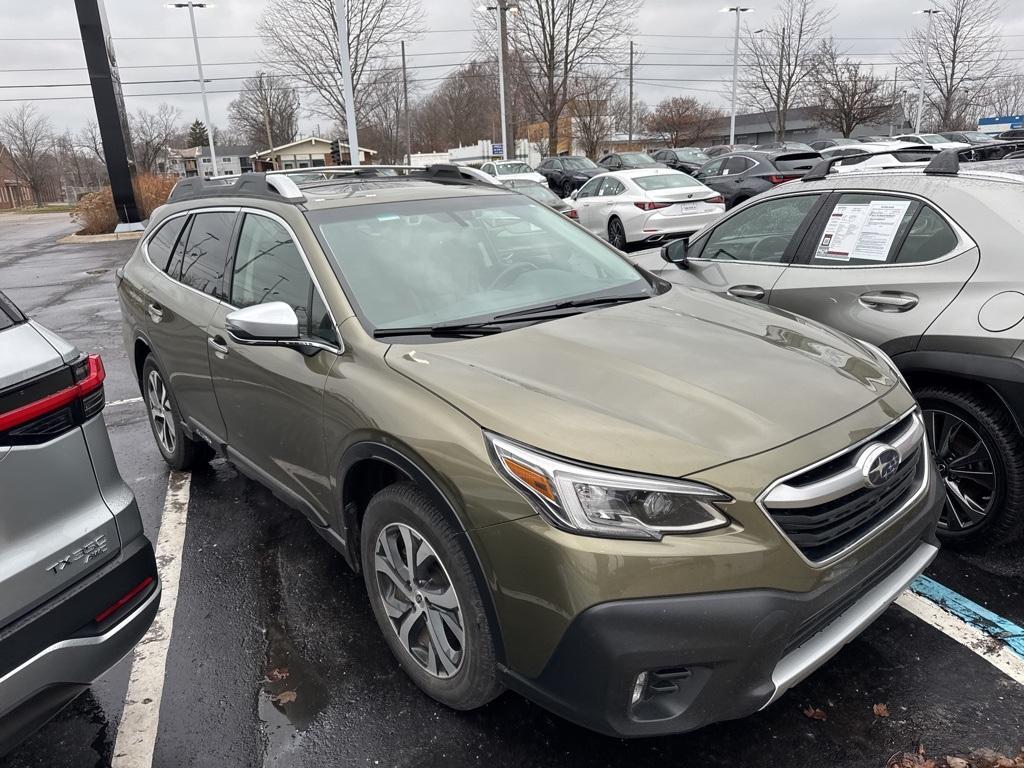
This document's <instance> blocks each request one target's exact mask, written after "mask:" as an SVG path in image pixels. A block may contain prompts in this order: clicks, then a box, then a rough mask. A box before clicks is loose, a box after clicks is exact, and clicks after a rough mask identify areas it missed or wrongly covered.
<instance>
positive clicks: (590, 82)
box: [568, 69, 621, 158]
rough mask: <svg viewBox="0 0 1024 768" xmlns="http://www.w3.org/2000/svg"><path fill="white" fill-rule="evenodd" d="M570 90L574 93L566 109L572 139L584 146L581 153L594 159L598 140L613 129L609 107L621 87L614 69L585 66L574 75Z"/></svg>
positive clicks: (612, 119)
mask: <svg viewBox="0 0 1024 768" xmlns="http://www.w3.org/2000/svg"><path fill="white" fill-rule="evenodd" d="M572 90H573V92H574V93H575V94H576V95H575V96H574V97H573V99H572V101H571V102H569V107H568V109H569V115H570V116H571V117H572V131H573V138H574V139H575V140H576V141H577V142H578V143H579V145H580V146H581V147H582V148H583V154H585V155H587V156H588V157H590V158H595V157H597V153H598V151H599V150H600V147H601V142H603V141H605V140H606V139H607V138H608V137H609V136H610V135H611V133H612V132H613V131H614V130H615V119H614V118H613V117H612V110H613V108H614V105H615V97H616V96H617V95H618V92H619V91H620V90H621V88H620V86H619V81H618V80H617V79H616V77H615V74H614V72H613V71H606V70H600V69H588V70H586V71H585V72H582V73H580V74H578V75H577V76H576V77H575V78H573V83H572Z"/></svg>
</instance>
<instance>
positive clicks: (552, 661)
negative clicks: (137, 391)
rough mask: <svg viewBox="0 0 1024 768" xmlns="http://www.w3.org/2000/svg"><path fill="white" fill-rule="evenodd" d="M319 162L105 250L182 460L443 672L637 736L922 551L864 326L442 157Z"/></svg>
mask: <svg viewBox="0 0 1024 768" xmlns="http://www.w3.org/2000/svg"><path fill="white" fill-rule="evenodd" d="M335 176H336V178H333V179H330V180H321V181H315V182H312V183H308V184H304V186H303V187H301V188H300V187H299V186H297V185H296V184H295V183H294V182H293V181H292V180H291V179H289V178H288V175H287V174H269V175H263V174H248V175H245V176H242V177H240V178H239V179H237V180H235V181H233V182H230V183H227V182H223V181H214V182H204V181H203V180H199V179H190V180H185V181H182V182H180V183H179V184H178V186H177V187H176V189H175V191H174V193H173V194H172V196H171V200H170V202H169V204H168V205H166V206H164V207H163V208H161V209H160V210H159V211H158V212H157V213H156V214H155V215H154V216H153V218H152V220H151V222H150V226H149V228H148V231H147V233H146V235H145V237H144V239H143V240H142V241H141V242H140V245H139V247H138V249H137V250H136V252H135V254H134V255H133V256H132V258H131V259H130V260H129V262H128V263H127V264H126V265H125V266H124V267H123V269H122V270H121V271H120V280H119V292H120V298H121V305H122V309H123V313H124V320H125V326H124V333H125V342H126V344H127V345H128V349H129V352H130V354H131V356H132V359H133V360H134V361H135V365H136V370H137V373H138V377H139V382H140V385H141V388H142V392H143V394H144V397H145V400H146V405H147V407H148V411H149V414H150V420H151V423H152V427H153V433H154V435H155V437H156V441H157V445H158V446H159V448H160V451H161V452H162V453H163V455H164V457H165V458H166V460H167V462H168V463H169V464H170V465H171V466H173V467H176V468H186V467H189V466H191V465H193V464H194V462H196V461H198V460H201V459H202V458H204V457H206V456H209V455H210V454H211V453H212V452H213V451H216V452H217V453H220V454H222V455H224V456H226V457H227V458H228V459H229V460H230V461H231V462H233V463H234V464H235V465H236V466H237V467H238V468H239V469H240V470H241V471H243V472H244V473H246V474H248V475H249V476H251V477H252V478H254V479H255V480H257V481H259V482H260V483H263V484H264V485H266V486H268V487H269V488H270V489H271V490H273V491H274V492H275V493H276V494H277V495H278V496H279V497H280V498H282V499H283V500H285V501H286V502H287V503H289V504H291V505H293V506H294V507H296V508H297V509H299V510H301V511H302V512H303V513H304V514H305V515H306V516H307V517H308V518H309V520H310V522H311V523H312V524H313V526H314V528H315V529H316V530H317V532H318V533H320V534H321V535H322V536H323V537H324V538H325V539H326V540H327V541H329V542H331V544H333V545H334V546H335V547H337V549H338V550H339V551H340V552H341V553H342V554H343V555H344V556H345V558H346V559H347V560H348V562H349V564H350V565H351V566H352V567H353V568H355V569H357V570H358V571H360V572H361V573H362V574H363V576H364V578H365V582H366V589H367V593H368V595H369V599H370V602H371V604H372V606H373V612H374V614H375V616H376V619H377V621H378V623H379V624H380V628H381V631H382V633H383V636H384V639H385V641H386V642H387V644H388V645H389V646H390V648H391V650H392V652H393V653H394V655H395V658H396V659H397V660H398V662H399V664H401V666H402V667H403V668H404V669H405V671H406V672H407V673H408V675H409V676H410V677H411V678H412V679H413V680H414V681H415V682H416V684H417V685H418V686H419V687H420V688H422V689H423V691H424V692H426V693H427V694H428V695H430V696H432V697H433V698H435V699H436V700H438V701H440V702H442V703H444V704H446V705H448V706H450V707H454V708H456V709H472V708H475V707H480V706H482V705H484V704H486V703H487V702H488V701H490V700H491V699H493V698H494V697H495V696H497V695H498V694H499V693H500V692H501V691H502V690H503V689H505V688H511V689H513V690H515V691H518V692H520V693H522V694H523V695H525V696H527V697H529V698H530V699H532V700H534V701H536V702H538V703H539V704H541V705H543V706H545V707H547V708H549V709H550V710H552V711H554V712H556V713H558V714H559V715H562V716H564V717H566V718H568V719H570V720H573V721H575V722H578V723H581V724H582V725H585V726H587V727H589V728H592V729H595V730H597V731H601V732H604V733H608V734H615V735H620V736H643V735H653V734H663V733H674V732H681V731H686V730H691V729H694V728H698V727H700V726H703V725H706V724H708V723H711V722H715V721H718V720H724V719H728V718H736V717H742V716H744V715H747V714H750V713H752V712H755V711H757V710H758V709H760V708H762V707H764V706H766V705H768V704H769V703H771V702H772V701H774V700H775V699H777V698H778V697H779V696H780V695H781V694H782V693H783V692H784V691H786V690H787V689H788V688H789V687H791V686H793V685H794V684H796V683H797V682H799V681H800V680H801V679H803V678H804V677H805V676H807V675H808V674H810V673H811V672H812V671H813V670H814V669H816V668H817V667H818V666H820V665H821V664H823V663H824V662H825V661H826V660H827V659H828V658H829V657H830V656H832V655H833V654H834V653H836V652H837V651H838V650H839V649H840V648H841V647H842V646H843V645H844V644H845V643H846V642H848V641H849V640H851V639H852V638H854V637H855V636H856V635H857V634H858V633H859V632H860V631H861V630H863V629H864V628H865V627H866V626H867V625H868V624H869V623H870V622H871V621H872V620H873V619H874V618H875V617H876V616H878V614H880V613H881V612H882V611H884V610H885V608H886V607H887V606H888V605H889V604H890V603H891V602H892V600H893V599H895V598H896V596H897V595H899V594H900V592H901V591H902V590H903V589H904V588H905V587H906V585H907V583H908V582H909V581H910V580H911V579H913V578H914V577H915V576H916V575H917V574H919V573H920V572H921V571H922V570H923V569H924V568H925V567H926V566H927V565H928V563H929V562H930V561H931V559H932V558H933V557H934V555H935V553H936V540H935V537H934V530H935V525H936V520H937V517H938V514H939V509H940V507H941V502H942V494H941V491H940V486H939V485H938V484H937V483H936V480H935V478H936V472H935V467H934V463H933V459H932V456H931V454H930V452H929V449H928V446H927V444H926V442H925V438H924V428H923V425H922V420H921V416H920V412H919V410H918V408H917V406H916V405H915V403H914V400H913V398H912V397H911V395H910V393H909V392H908V391H907V388H906V385H905V384H904V383H903V382H902V381H901V379H900V377H899V374H898V373H897V372H896V371H895V369H894V368H893V367H892V365H891V363H890V362H889V360H888V359H887V358H886V356H885V355H884V354H883V353H881V352H880V351H878V350H877V349H875V348H873V347H871V346H869V345H867V344H864V343H860V342H857V341H855V340H854V339H851V338H849V337H846V336H843V335H840V334H837V333H835V332H833V331H829V330H827V329H825V328H824V327H822V326H821V325H818V324H817V323H814V322H811V321H808V320H804V319H802V318H799V317H797V316H794V315H791V314H788V313H785V312H780V311H773V310H769V309H764V308H760V307H756V306H751V305H749V304H747V303H745V302H742V301H738V300H735V299H731V298H723V297H719V296H715V295H712V294H711V293H708V292H705V291H701V290H698V289H688V288H683V287H679V286H673V285H671V284H669V283H667V282H665V281H662V280H660V279H658V278H657V277H654V276H652V275H651V274H649V273H648V272H645V271H643V270H641V269H638V268H637V267H635V266H633V265H632V264H631V263H630V262H629V261H628V260H627V259H626V258H624V257H623V256H622V255H621V254H620V253H619V252H618V251H616V250H614V249H613V248H611V247H610V246H608V245H607V244H606V243H603V242H602V241H600V240H599V239H597V238H595V237H593V236H591V235H590V234H588V233H587V232H586V231H584V230H583V229H581V228H580V227H579V226H577V225H576V224H574V223H573V222H572V221H569V220H568V219H566V218H565V217H563V216H560V215H559V214H557V213H555V212H553V211H551V210H549V209H547V208H546V207H545V206H543V205H541V204H538V203H536V202H535V201H533V200H531V199H530V198H529V197H526V196H524V195H521V194H519V193H517V192H515V191H513V190H508V189H503V188H499V187H494V186H490V185H485V184H481V183H479V182H478V181H475V180H473V179H467V178H464V177H463V175H462V174H461V173H460V171H459V170H458V169H457V168H455V167H453V166H434V167H432V168H429V169H426V170H423V171H419V172H411V173H408V174H407V175H396V176H390V177H369V176H365V175H360V174H357V173H355V172H353V173H352V174H351V175H346V174H345V173H344V172H339V173H337V174H335Z"/></svg>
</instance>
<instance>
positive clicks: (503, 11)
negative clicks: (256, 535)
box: [477, 0, 519, 160]
mask: <svg viewBox="0 0 1024 768" xmlns="http://www.w3.org/2000/svg"><path fill="white" fill-rule="evenodd" d="M518 9H519V5H518V3H517V0H498V2H497V5H481V6H479V7H478V8H477V10H478V11H497V12H498V100H499V101H500V103H501V159H502V160H508V139H509V134H510V133H511V132H510V131H509V130H508V115H507V109H506V95H505V94H506V91H507V90H508V83H507V82H506V80H505V59H506V58H507V57H508V18H507V14H508V12H509V11H512V12H513V13H514V12H515V11H517V10H518ZM512 138H513V139H514V138H515V136H514V134H513V135H512ZM514 156H515V155H514V154H513V157H514Z"/></svg>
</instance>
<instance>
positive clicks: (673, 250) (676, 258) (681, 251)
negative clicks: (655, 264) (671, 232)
mask: <svg viewBox="0 0 1024 768" xmlns="http://www.w3.org/2000/svg"><path fill="white" fill-rule="evenodd" d="M689 249H690V241H689V240H687V239H686V238H685V237H684V238H680V239H679V240H673V241H671V242H669V243H666V244H665V245H663V246H661V258H663V259H664V260H665V261H667V262H668V263H669V264H675V265H676V266H677V267H679V268H680V269H689V268H690V260H689V258H688V257H687V255H686V253H687V251H688V250H689Z"/></svg>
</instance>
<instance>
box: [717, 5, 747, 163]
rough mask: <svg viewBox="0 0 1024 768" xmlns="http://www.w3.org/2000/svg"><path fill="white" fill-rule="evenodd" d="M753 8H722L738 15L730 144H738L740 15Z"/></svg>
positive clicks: (733, 42) (730, 117)
mask: <svg viewBox="0 0 1024 768" xmlns="http://www.w3.org/2000/svg"><path fill="white" fill-rule="evenodd" d="M753 10H754V9H753V8H744V7H743V6H739V5H732V6H728V7H726V8H722V10H721V13H735V14H736V32H735V34H734V35H733V39H732V103H731V106H730V108H729V144H730V145H732V144H735V143H736V80H737V78H738V75H739V64H740V14H741V13H750V12H751V11H753Z"/></svg>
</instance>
